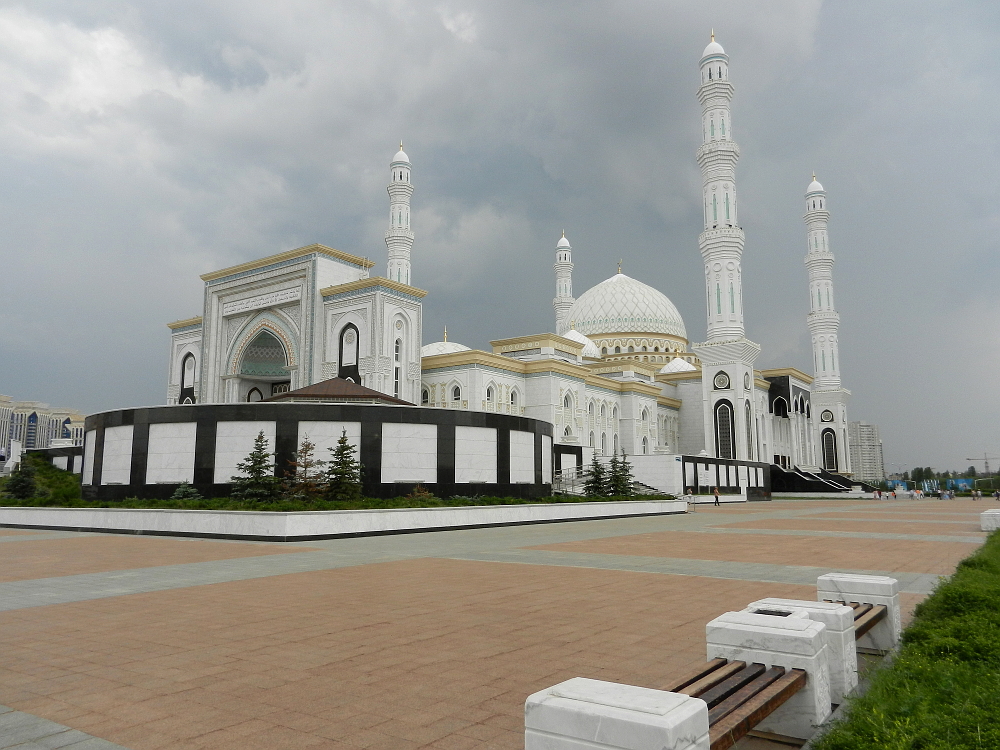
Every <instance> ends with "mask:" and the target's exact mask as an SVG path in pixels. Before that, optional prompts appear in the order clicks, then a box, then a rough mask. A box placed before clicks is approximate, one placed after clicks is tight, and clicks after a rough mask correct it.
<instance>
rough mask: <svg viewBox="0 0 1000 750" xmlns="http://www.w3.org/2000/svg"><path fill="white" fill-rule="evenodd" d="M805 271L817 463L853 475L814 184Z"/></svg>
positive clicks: (822, 221) (821, 194) (829, 265)
mask: <svg viewBox="0 0 1000 750" xmlns="http://www.w3.org/2000/svg"><path fill="white" fill-rule="evenodd" d="M802 218H803V219H804V220H805V223H806V230H807V231H806V243H807V249H806V258H805V263H806V268H807V269H808V270H809V315H808V317H807V318H806V321H807V324H808V326H809V335H810V336H811V337H812V350H813V372H814V373H815V375H814V379H813V392H812V397H811V400H812V406H813V410H812V419H813V424H814V425H815V430H816V436H815V438H816V444H817V445H818V446H819V450H818V451H817V457H818V459H819V460H818V461H817V463H818V464H819V465H820V467H821V468H823V469H826V470H828V471H837V472H840V473H850V470H851V467H850V450H849V446H848V443H847V440H848V438H847V400H848V398H849V397H850V395H851V392H850V391H848V390H846V389H844V388H843V387H842V386H841V383H840V351H839V349H838V344H837V332H838V330H839V328H840V315H838V314H837V308H836V304H835V300H834V296H833V260H834V258H833V253H832V252H831V251H830V237H829V233H828V231H827V227H828V225H829V222H830V212H829V210H828V208H827V205H826V191H825V190H824V189H823V186H822V185H820V184H819V182H818V181H817V180H816V173H815V172H814V173H813V178H812V182H810V183H809V187H808V188H806V213H805V215H804V216H803V217H802Z"/></svg>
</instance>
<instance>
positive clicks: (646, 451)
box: [642, 438, 649, 456]
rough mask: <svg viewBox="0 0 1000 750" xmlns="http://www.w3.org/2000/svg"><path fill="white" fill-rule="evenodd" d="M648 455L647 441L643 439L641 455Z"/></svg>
mask: <svg viewBox="0 0 1000 750" xmlns="http://www.w3.org/2000/svg"><path fill="white" fill-rule="evenodd" d="M648 454H649V441H648V440H646V438H643V439H642V455H644V456H645V455H648Z"/></svg>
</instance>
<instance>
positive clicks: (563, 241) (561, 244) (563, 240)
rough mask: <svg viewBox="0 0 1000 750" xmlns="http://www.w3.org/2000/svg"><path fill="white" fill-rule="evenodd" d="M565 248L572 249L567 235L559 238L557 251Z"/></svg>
mask: <svg viewBox="0 0 1000 750" xmlns="http://www.w3.org/2000/svg"><path fill="white" fill-rule="evenodd" d="M564 247H565V248H567V249H571V248H570V245H569V240H567V239H566V235H565V234H564V235H563V236H562V237H561V238H559V242H557V243H556V250H559V249H560V248H564Z"/></svg>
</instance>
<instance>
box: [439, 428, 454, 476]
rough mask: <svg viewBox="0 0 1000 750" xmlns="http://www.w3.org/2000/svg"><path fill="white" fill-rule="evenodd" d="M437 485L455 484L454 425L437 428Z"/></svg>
mask: <svg viewBox="0 0 1000 750" xmlns="http://www.w3.org/2000/svg"><path fill="white" fill-rule="evenodd" d="M437 483H438V484H455V425H453V424H439V425H438V426H437Z"/></svg>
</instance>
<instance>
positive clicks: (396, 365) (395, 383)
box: [392, 339, 403, 398]
mask: <svg viewBox="0 0 1000 750" xmlns="http://www.w3.org/2000/svg"><path fill="white" fill-rule="evenodd" d="M402 351H403V340H402V339H396V347H395V350H394V351H393V368H392V395H393V396H395V397H396V398H399V388H400V378H401V375H402V372H403V367H402V363H401V362H400V357H401V355H402Z"/></svg>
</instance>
